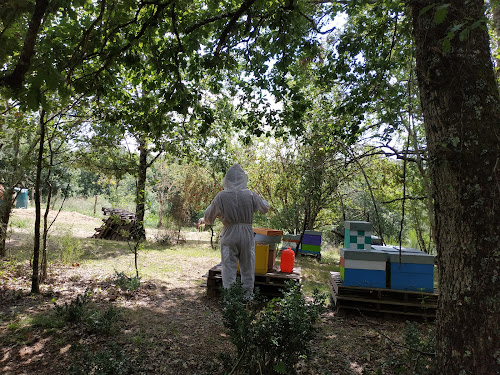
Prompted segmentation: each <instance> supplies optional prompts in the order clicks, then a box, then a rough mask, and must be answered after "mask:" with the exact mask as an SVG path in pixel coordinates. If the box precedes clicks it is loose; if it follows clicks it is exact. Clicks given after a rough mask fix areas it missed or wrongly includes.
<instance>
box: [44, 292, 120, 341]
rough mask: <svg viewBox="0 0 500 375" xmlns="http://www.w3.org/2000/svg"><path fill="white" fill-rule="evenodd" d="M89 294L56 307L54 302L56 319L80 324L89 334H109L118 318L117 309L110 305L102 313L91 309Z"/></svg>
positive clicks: (81, 295) (80, 295) (78, 296)
mask: <svg viewBox="0 0 500 375" xmlns="http://www.w3.org/2000/svg"><path fill="white" fill-rule="evenodd" d="M89 302H90V292H89V291H88V290H86V291H85V293H84V294H79V295H77V296H76V298H75V299H74V300H72V301H71V302H70V303H67V302H65V303H64V304H63V305H62V304H61V305H58V304H57V303H55V302H54V309H55V312H56V317H57V318H59V319H62V320H63V321H64V322H66V323H78V324H82V325H83V326H84V327H85V328H86V329H87V330H88V331H89V332H90V333H98V334H109V333H111V332H112V331H113V327H114V323H115V322H116V321H117V320H118V319H119V317H120V311H119V309H117V308H115V307H114V306H112V305H110V306H108V308H107V309H105V310H104V311H101V310H100V309H97V308H91V307H90V305H89Z"/></svg>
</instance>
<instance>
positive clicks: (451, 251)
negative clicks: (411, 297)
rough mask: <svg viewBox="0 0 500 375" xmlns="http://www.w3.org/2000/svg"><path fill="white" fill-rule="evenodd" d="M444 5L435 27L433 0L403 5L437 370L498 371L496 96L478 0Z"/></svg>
mask: <svg viewBox="0 0 500 375" xmlns="http://www.w3.org/2000/svg"><path fill="white" fill-rule="evenodd" d="M447 3H448V4H449V5H448V7H447V8H446V9H447V11H448V13H447V16H446V18H445V19H444V21H443V22H442V23H439V24H436V19H439V17H436V18H435V14H436V11H439V7H438V6H436V3H435V1H434V0H425V1H423V0H421V1H409V2H408V4H409V6H410V8H411V12H412V18H413V28H414V31H413V32H414V37H415V44H416V58H417V73H418V81H419V87H420V95H421V102H422V108H423V113H424V119H425V128H426V134H427V142H428V151H429V167H430V176H431V180H432V183H433V198H434V204H435V219H436V220H435V223H436V245H437V250H438V263H439V289H440V292H441V294H440V298H439V309H438V320H437V343H436V354H437V357H436V358H437V366H438V369H437V373H438V374H449V375H459V374H498V373H499V372H500V362H499V361H500V350H499V346H498V342H499V332H500V274H499V273H500V255H499V251H500V204H499V202H500V98H499V92H498V85H497V82H496V80H495V75H494V71H493V66H492V61H491V56H490V49H489V40H488V33H487V30H486V28H485V26H486V24H485V22H486V21H485V19H484V4H483V1H481V0H469V1H464V0H452V1H447ZM427 6H429V7H431V6H434V7H432V8H430V9H428V10H427V11H425V10H424V8H426V7H427ZM477 22H479V23H477ZM457 25H462V26H461V27H460V26H459V27H460V29H459V30H458V31H456V32H455V35H454V37H453V38H452V39H451V41H450V45H449V48H448V47H447V45H446V43H445V44H443V41H444V40H445V38H446V36H447V35H450V34H449V33H450V31H452V29H453V27H455V26H457ZM464 30H467V31H464ZM459 35H461V37H459Z"/></svg>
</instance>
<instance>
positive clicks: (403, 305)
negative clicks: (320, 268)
mask: <svg viewBox="0 0 500 375" xmlns="http://www.w3.org/2000/svg"><path fill="white" fill-rule="evenodd" d="M329 284H330V292H331V294H332V301H333V302H334V303H335V307H336V308H337V309H340V310H342V309H345V310H359V311H360V312H370V313H384V314H397V315H405V316H414V317H420V318H426V319H435V317H436V310H437V300H438V297H439V293H438V292H437V291H434V293H428V292H415V291H408V290H396V289H382V288H362V287H354V286H344V285H343V281H342V278H341V277H340V272H330V283H329Z"/></svg>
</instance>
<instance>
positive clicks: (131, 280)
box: [115, 270, 141, 291]
mask: <svg viewBox="0 0 500 375" xmlns="http://www.w3.org/2000/svg"><path fill="white" fill-rule="evenodd" d="M115 274H116V276H115V282H116V285H118V286H119V287H120V288H121V289H122V290H129V291H133V290H136V289H138V288H139V287H140V286H141V278H140V277H137V276H134V277H130V276H127V275H125V273H124V272H117V271H116V270H115Z"/></svg>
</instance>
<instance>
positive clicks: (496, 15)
mask: <svg viewBox="0 0 500 375" xmlns="http://www.w3.org/2000/svg"><path fill="white" fill-rule="evenodd" d="M491 9H492V14H493V31H494V34H493V35H494V36H495V42H494V43H493V46H494V47H493V51H495V54H494V55H495V61H496V75H497V78H500V0H493V1H491Z"/></svg>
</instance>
